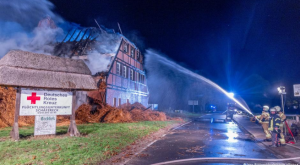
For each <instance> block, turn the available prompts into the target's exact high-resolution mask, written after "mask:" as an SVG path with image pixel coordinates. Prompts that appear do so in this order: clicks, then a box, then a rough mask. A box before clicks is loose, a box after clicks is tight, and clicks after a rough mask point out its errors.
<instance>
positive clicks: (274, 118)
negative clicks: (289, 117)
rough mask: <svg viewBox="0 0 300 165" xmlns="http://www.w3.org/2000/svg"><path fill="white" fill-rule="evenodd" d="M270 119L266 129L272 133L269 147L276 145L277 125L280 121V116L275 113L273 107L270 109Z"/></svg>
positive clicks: (278, 131) (278, 130)
mask: <svg viewBox="0 0 300 165" xmlns="http://www.w3.org/2000/svg"><path fill="white" fill-rule="evenodd" d="M270 113H271V114H270V120H269V128H268V130H269V131H270V132H271V135H272V145H270V147H276V144H277V139H278V135H279V133H280V131H281V130H280V129H279V125H280V122H281V119H280V117H279V116H278V115H277V114H276V110H275V108H271V109H270Z"/></svg>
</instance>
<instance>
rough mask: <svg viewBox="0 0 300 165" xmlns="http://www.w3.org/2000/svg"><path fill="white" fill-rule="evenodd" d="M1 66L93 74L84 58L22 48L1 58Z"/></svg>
mask: <svg viewBox="0 0 300 165" xmlns="http://www.w3.org/2000/svg"><path fill="white" fill-rule="evenodd" d="M0 66H12V67H20V68H27V69H37V70H47V71H55V72H66V73H78V74H88V75H91V71H90V70H89V68H88V67H87V66H86V64H85V63H84V62H83V61H82V60H74V59H69V58H60V57H56V56H51V55H44V54H37V53H32V52H26V51H22V50H11V51H9V52H8V53H7V54H6V55H5V56H4V57H3V58H2V59H1V60H0Z"/></svg>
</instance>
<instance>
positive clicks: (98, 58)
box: [85, 51, 113, 75]
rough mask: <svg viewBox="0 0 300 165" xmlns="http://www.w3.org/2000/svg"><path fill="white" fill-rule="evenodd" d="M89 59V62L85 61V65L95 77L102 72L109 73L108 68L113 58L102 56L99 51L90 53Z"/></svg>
mask: <svg viewBox="0 0 300 165" xmlns="http://www.w3.org/2000/svg"><path fill="white" fill-rule="evenodd" d="M87 57H88V60H87V61H85V63H86V65H87V66H88V67H89V69H90V70H91V72H92V74H93V75H94V74H96V73H98V72H101V71H107V70H108V66H109V64H110V62H111V60H112V58H113V56H111V55H109V54H107V55H105V54H100V53H99V52H97V51H93V52H90V53H89V55H88V56H87Z"/></svg>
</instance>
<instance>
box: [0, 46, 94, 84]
mask: <svg viewBox="0 0 300 165" xmlns="http://www.w3.org/2000/svg"><path fill="white" fill-rule="evenodd" d="M0 85H2V86H19V87H31V88H49V89H67V90H68V89H76V90H94V89H97V86H96V83H95V81H94V79H93V78H92V76H91V72H90V70H89V69H88V67H87V66H86V64H85V63H84V62H83V61H82V60H74V59H69V58H60V57H55V56H50V55H43V54H37V53H31V52H25V51H21V50H12V51H10V52H8V53H7V54H6V55H5V56H4V57H3V58H2V59H1V60H0Z"/></svg>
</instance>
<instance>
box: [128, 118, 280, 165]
mask: <svg viewBox="0 0 300 165" xmlns="http://www.w3.org/2000/svg"><path fill="white" fill-rule="evenodd" d="M212 118H213V120H212ZM224 118H225V115H219V114H214V115H205V116H203V117H202V118H199V119H197V120H195V121H192V122H190V123H188V124H186V125H184V126H182V127H179V128H177V129H175V130H173V131H171V132H170V133H169V134H167V135H166V136H164V137H162V138H161V139H159V140H158V141H156V142H154V143H153V144H151V145H150V146H149V147H148V148H146V149H145V150H144V151H142V152H141V153H139V154H138V155H137V156H136V157H134V158H133V159H131V160H130V161H129V162H127V163H126V164H130V165H140V164H143V165H144V164H145V165H146V164H153V163H159V162H165V161H171V160H179V159H189V158H201V157H220V158H221V157H230V158H260V159H276V156H275V155H274V154H273V153H271V152H270V151H269V150H268V149H266V148H265V147H264V146H263V145H262V144H261V143H256V142H255V141H253V140H251V138H250V135H248V134H245V133H243V132H242V131H241V130H240V129H239V127H238V126H237V125H236V124H235V123H233V122H224ZM221 162H223V163H218V162H215V163H214V164H241V163H242V164H243V163H244V162H243V161H239V162H237V161H229V162H228V161H227V162H228V163H227V162H225V161H221ZM248 163H249V162H248ZM252 163H253V162H252ZM256 163H258V162H256ZM261 163H263V162H261ZM269 163H270V162H269ZM176 164H177V163H176ZM178 164H204V162H203V161H202V162H200V161H191V162H186V163H183V162H181V163H178Z"/></svg>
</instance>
